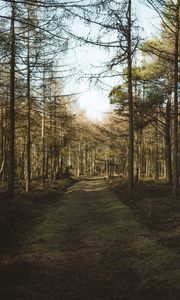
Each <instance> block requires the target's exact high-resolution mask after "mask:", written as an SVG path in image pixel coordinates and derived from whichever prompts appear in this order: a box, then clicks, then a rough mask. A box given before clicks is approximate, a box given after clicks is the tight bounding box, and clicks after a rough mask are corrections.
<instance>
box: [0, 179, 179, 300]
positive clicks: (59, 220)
mask: <svg viewBox="0 0 180 300" xmlns="http://www.w3.org/2000/svg"><path fill="white" fill-rule="evenodd" d="M150 186H151V189H152V191H151V189H150V188H149V187H150ZM148 188H149V194H148V197H149V198H147V197H146V195H147V194H144V196H142V195H141V193H139V194H138V195H136V199H135V203H134V204H133V205H132V203H130V202H128V201H126V199H125V198H126V197H125V192H124V189H123V185H122V186H121V188H120V189H118V190H117V187H116V184H115V182H113V184H112V185H111V187H110V186H109V184H107V182H106V181H105V180H104V179H103V178H98V177H97V178H89V179H88V178H87V179H84V180H81V181H80V182H78V183H76V184H74V185H73V186H71V187H70V188H69V189H68V190H67V191H66V192H65V193H64V194H62V189H61V188H59V189H56V190H55V189H52V190H47V191H46V192H45V191H36V192H33V193H31V194H28V195H27V194H22V195H19V196H17V197H16V198H15V199H14V200H3V199H2V201H1V211H0V237H1V238H0V285H1V287H0V299H2V300H128V299H129V300H130V299H131V300H150V299H152V300H156V299H157V300H174V299H180V250H179V249H180V247H179V246H180V241H179V234H180V210H179V208H178V205H177V206H176V207H175V205H174V206H172V205H171V206H170V205H169V202H168V204H167V201H169V200H167V199H166V196H167V195H166V194H165V195H163V196H162V195H161V193H160V194H159V195H158V189H154V188H152V184H150V185H148ZM112 189H113V190H112ZM114 190H116V191H117V193H116V192H114ZM140 190H142V193H143V191H144V192H146V187H144V186H143V188H142V189H140ZM154 190H157V191H156V194H155V192H154ZM150 191H151V193H150ZM140 195H141V196H140ZM149 195H150V196H149ZM143 197H144V198H143ZM145 198H146V200H145ZM167 198H168V196H167ZM168 199H169V198H168ZM158 200H159V201H161V203H159V202H158ZM126 202H127V203H126ZM157 202H158V203H157ZM145 203H146V204H145ZM160 204H161V205H160ZM179 206H180V205H179ZM154 210H155V211H156V213H155V212H154ZM178 222H179V223H178ZM154 224H155V225H154ZM173 224H174V227H173ZM171 225H172V226H171ZM178 243H179V245H178Z"/></svg>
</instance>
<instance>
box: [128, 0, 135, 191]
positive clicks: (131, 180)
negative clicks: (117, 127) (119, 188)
mask: <svg viewBox="0 0 180 300" xmlns="http://www.w3.org/2000/svg"><path fill="white" fill-rule="evenodd" d="M131 10H132V8H131V0H129V7H128V54H127V55H128V103H129V150H128V191H129V196H132V195H133V183H134V126H133V92H132V51H131V26H132V24H131Z"/></svg>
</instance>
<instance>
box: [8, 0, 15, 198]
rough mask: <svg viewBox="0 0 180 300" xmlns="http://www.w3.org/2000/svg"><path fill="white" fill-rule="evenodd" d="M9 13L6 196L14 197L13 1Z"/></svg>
mask: <svg viewBox="0 0 180 300" xmlns="http://www.w3.org/2000/svg"><path fill="white" fill-rule="evenodd" d="M11 6H12V12H11V75H10V107H9V162H8V195H9V196H10V197H13V195H14V177H15V55H16V50H15V25H14V23H15V22H14V20H15V1H14V0H13V1H12V4H11Z"/></svg>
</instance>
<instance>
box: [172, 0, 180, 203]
mask: <svg viewBox="0 0 180 300" xmlns="http://www.w3.org/2000/svg"><path fill="white" fill-rule="evenodd" d="M179 4H180V0H177V3H176V24H175V25H176V32H175V52H174V132H173V133H174V148H173V196H174V197H176V196H177V195H178V172H179V170H178V165H179V164H178V73H179V72H178V57H179Z"/></svg>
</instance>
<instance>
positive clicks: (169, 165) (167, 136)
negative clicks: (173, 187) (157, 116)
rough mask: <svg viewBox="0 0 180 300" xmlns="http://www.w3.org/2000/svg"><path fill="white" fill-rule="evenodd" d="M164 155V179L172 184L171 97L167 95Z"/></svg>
mask: <svg viewBox="0 0 180 300" xmlns="http://www.w3.org/2000/svg"><path fill="white" fill-rule="evenodd" d="M165 154H166V179H167V181H168V183H170V184H172V159H171V95H168V101H167V104H166V126H165Z"/></svg>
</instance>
